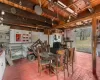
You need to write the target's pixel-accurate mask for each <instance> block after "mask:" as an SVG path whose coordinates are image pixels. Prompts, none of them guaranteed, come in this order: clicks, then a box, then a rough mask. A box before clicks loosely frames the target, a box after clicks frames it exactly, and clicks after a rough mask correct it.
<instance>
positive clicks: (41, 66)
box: [37, 46, 50, 75]
mask: <svg viewBox="0 0 100 80" xmlns="http://www.w3.org/2000/svg"><path fill="white" fill-rule="evenodd" d="M42 52H43V51H42V48H41V47H40V46H39V47H38V48H37V53H38V72H39V73H40V75H41V72H42V71H43V70H44V69H45V68H47V67H50V61H49V60H48V59H45V58H42V57H41V56H40V54H42Z"/></svg>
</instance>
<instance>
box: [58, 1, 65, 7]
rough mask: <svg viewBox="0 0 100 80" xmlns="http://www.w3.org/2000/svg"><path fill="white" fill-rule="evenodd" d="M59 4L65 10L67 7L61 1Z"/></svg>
mask: <svg viewBox="0 0 100 80" xmlns="http://www.w3.org/2000/svg"><path fill="white" fill-rule="evenodd" d="M57 3H58V4H60V5H61V6H62V7H63V8H66V7H67V6H66V5H65V4H63V3H62V2H61V1H58V2H57Z"/></svg>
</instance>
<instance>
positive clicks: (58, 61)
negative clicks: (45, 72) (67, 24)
mask: <svg viewBox="0 0 100 80" xmlns="http://www.w3.org/2000/svg"><path fill="white" fill-rule="evenodd" d="M64 54H65V50H58V51H57V54H56V58H55V61H52V63H51V64H50V66H51V67H52V68H53V70H52V71H53V72H54V73H55V74H56V75H57V80H58V73H59V71H61V70H63V67H64V65H63V59H64ZM55 70H56V71H55Z"/></svg>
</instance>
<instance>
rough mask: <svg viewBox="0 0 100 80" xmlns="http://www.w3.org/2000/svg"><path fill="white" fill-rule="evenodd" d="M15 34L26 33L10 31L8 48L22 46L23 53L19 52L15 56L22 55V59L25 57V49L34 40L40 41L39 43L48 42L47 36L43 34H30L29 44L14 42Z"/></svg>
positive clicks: (23, 31)
mask: <svg viewBox="0 0 100 80" xmlns="http://www.w3.org/2000/svg"><path fill="white" fill-rule="evenodd" d="M16 32H18V33H19V34H21V33H27V32H28V31H25V30H16V29H10V44H9V46H22V47H23V49H24V50H23V52H22V51H20V52H18V53H16V54H23V56H24V57H26V56H27V51H28V50H27V47H29V46H30V45H32V43H33V42H35V41H36V40H38V39H40V40H41V41H43V42H44V41H45V40H48V35H46V34H44V33H43V32H34V31H32V32H31V42H29V43H23V42H16Z"/></svg>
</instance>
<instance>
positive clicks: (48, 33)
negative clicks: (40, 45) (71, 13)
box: [48, 29, 50, 45]
mask: <svg viewBox="0 0 100 80" xmlns="http://www.w3.org/2000/svg"><path fill="white" fill-rule="evenodd" d="M49 35H50V30H49V29H48V45H49V39H50V38H49Z"/></svg>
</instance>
